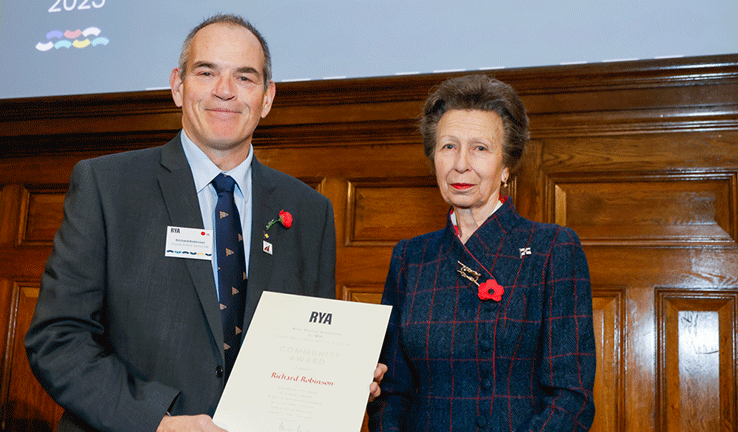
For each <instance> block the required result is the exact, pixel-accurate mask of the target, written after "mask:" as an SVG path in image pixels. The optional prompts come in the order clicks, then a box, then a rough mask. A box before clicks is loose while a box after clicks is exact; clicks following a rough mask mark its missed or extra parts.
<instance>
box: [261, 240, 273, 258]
mask: <svg viewBox="0 0 738 432" xmlns="http://www.w3.org/2000/svg"><path fill="white" fill-rule="evenodd" d="M261 250H262V251H263V252H266V253H268V254H269V255H272V244H271V243H269V242H268V241H266V240H262V247H261Z"/></svg>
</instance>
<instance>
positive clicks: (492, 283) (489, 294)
mask: <svg viewBox="0 0 738 432" xmlns="http://www.w3.org/2000/svg"><path fill="white" fill-rule="evenodd" d="M457 262H458V263H459V266H460V267H459V269H457V270H456V271H457V272H458V273H459V274H460V275H461V276H462V277H463V278H465V279H468V280H470V281H472V282H473V283H474V285H476V286H477V295H478V296H479V299H480V300H494V301H497V302H498V301H500V300H502V294H504V293H505V288H504V287H503V286H502V285H500V284H498V283H497V281H496V280H495V278H494V277H493V278H491V279H487V280H486V281H485V282H482V283H481V284H480V283H479V277H480V276H481V275H480V274H479V272H476V271H474V270H472V269H471V268H469V267H468V266H467V265H466V264H464V263H462V262H461V261H457Z"/></svg>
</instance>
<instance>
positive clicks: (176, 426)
mask: <svg viewBox="0 0 738 432" xmlns="http://www.w3.org/2000/svg"><path fill="white" fill-rule="evenodd" d="M177 431H187V432H190V431H192V432H227V431H226V430H225V429H221V428H219V427H218V426H216V425H215V423H213V419H212V418H210V416H209V415H205V414H200V415H196V416H165V417H164V418H163V419H161V423H159V427H158V428H156V432H177Z"/></svg>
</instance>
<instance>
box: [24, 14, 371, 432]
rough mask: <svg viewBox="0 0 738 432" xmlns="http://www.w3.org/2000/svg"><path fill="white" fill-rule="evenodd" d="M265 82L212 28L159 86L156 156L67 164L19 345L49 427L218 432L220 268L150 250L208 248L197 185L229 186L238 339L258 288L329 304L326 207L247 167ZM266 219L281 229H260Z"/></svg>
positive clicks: (249, 37) (265, 73)
mask: <svg viewBox="0 0 738 432" xmlns="http://www.w3.org/2000/svg"><path fill="white" fill-rule="evenodd" d="M270 70H271V61H270V57H269V51H268V48H267V45H266V43H265V41H264V39H263V38H262V37H261V35H260V34H259V33H258V32H257V31H256V30H255V29H254V28H253V27H252V26H251V25H250V24H249V23H247V22H245V21H244V20H243V19H241V18H240V17H236V16H232V15H225V16H220V15H219V16H215V17H213V18H211V19H209V20H207V21H205V22H203V23H202V24H201V25H200V26H198V27H196V28H195V29H194V30H193V31H192V32H191V33H190V35H189V36H188V38H187V39H186V41H185V43H184V46H183V49H182V56H181V58H180V65H179V67H178V68H176V69H174V70H173V71H172V74H171V77H170V84H171V88H172V95H173V98H174V101H175V103H176V104H177V106H180V107H181V108H182V114H183V116H182V126H183V130H182V132H181V133H180V134H179V135H178V136H177V137H176V138H174V139H173V140H172V141H170V142H169V143H168V144H166V145H165V146H163V147H160V148H152V149H146V150H141V151H135V152H127V153H122V154H117V155H110V156H104V157H101V158H97V159H93V160H88V161H82V162H80V163H79V164H77V166H76V167H75V168H74V171H73V173H72V178H71V181H70V187H69V192H68V194H67V197H66V200H65V204H64V212H65V217H64V221H63V222H62V225H61V227H60V229H59V232H58V233H57V235H56V238H55V240H54V250H53V252H52V254H51V256H50V257H49V261H48V262H47V265H46V269H45V272H44V275H43V277H42V284H41V291H40V294H39V298H38V303H37V306H36V312H35V314H34V318H33V321H32V323H31V327H30V329H29V331H28V333H27V335H26V349H27V353H28V358H29V361H30V364H31V368H32V370H33V371H34V374H35V375H36V377H37V378H38V380H39V382H40V383H41V384H42V386H43V387H44V388H45V389H46V390H47V391H48V392H49V394H50V395H51V396H52V397H53V398H54V399H55V400H56V401H57V402H58V403H59V404H60V405H61V406H63V407H64V408H65V410H66V411H65V413H64V416H63V417H62V420H61V421H60V423H59V426H58V429H57V430H59V431H75V430H105V431H126V432H131V431H154V430H159V431H174V430H202V431H220V430H222V429H220V428H218V427H216V426H215V425H214V424H213V422H212V420H211V417H210V416H211V415H212V414H213V413H214V411H215V408H216V406H217V403H218V400H219V398H220V395H221V393H222V390H223V387H224V385H225V381H226V378H227V372H228V371H227V370H225V369H224V367H227V364H226V363H227V362H226V361H225V360H224V358H225V357H224V356H226V355H227V354H228V352H229V351H228V350H229V348H231V347H230V346H228V344H227V343H226V342H227V337H228V336H225V337H226V342H224V330H223V327H222V322H223V320H222V318H221V309H223V308H225V306H224V305H223V304H224V301H223V298H222V297H223V296H224V294H222V293H223V291H221V292H220V293H219V291H218V288H219V285H223V282H222V280H219V277H221V274H220V273H221V272H219V269H218V266H220V264H221V263H220V261H221V260H223V261H225V258H222V257H221V256H219V255H216V253H212V255H213V262H211V261H209V260H202V259H192V258H182V257H181V256H183V255H176V256H167V255H172V254H171V253H167V252H166V250H168V249H169V246H168V244H169V243H167V242H168V241H175V240H177V239H179V240H182V237H179V236H181V235H183V234H181V233H180V232H186V231H187V229H192V228H196V229H197V231H196V232H200V231H202V233H203V235H205V234H204V233H206V232H209V230H215V231H216V233H215V234H216V235H215V236H214V237H217V235H218V229H219V227H218V222H217V221H216V217H215V210H216V209H217V208H218V206H220V198H219V194H218V193H217V192H216V190H215V186H214V183H211V181H215V180H214V179H215V178H216V177H220V176H219V174H221V173H224V174H225V177H226V178H229V179H232V180H231V181H235V186H233V183H231V187H232V188H233V189H234V190H233V198H232V200H231V202H232V203H234V204H235V206H236V207H237V212H235V213H237V214H238V216H239V218H240V222H241V223H240V227H239V228H236V229H238V230H240V231H242V233H239V235H242V238H243V242H244V243H243V244H245V245H247V246H245V247H241V248H242V249H244V251H243V252H244V254H245V255H243V256H244V258H243V260H244V261H245V263H243V264H245V269H244V270H243V271H244V272H245V274H244V276H245V277H246V279H247V281H246V282H244V284H245V285H244V291H245V292H246V299H245V312H244V313H243V322H242V323H239V324H238V325H242V327H240V328H239V327H236V330H237V331H238V333H241V332H242V331H243V333H245V330H246V329H247V328H248V324H249V322H250V321H251V318H252V316H253V313H254V310H255V308H256V304H257V302H258V300H259V297H260V295H261V293H262V292H263V291H265V290H269V291H278V292H287V293H295V294H303V295H311V296H321V297H326V298H334V297H335V276H334V274H335V228H334V222H333V209H332V207H331V204H330V202H329V201H328V200H327V199H326V198H325V197H323V196H321V195H320V194H318V193H317V192H315V191H314V190H313V189H312V188H310V187H308V186H307V185H305V184H304V183H302V182H300V181H298V180H296V179H294V178H292V177H289V176H287V175H285V174H282V173H279V172H277V171H275V170H272V169H270V168H267V167H265V166H263V165H261V164H260V163H259V162H258V161H257V160H256V158H254V155H253V148H252V146H251V140H252V135H253V132H254V129H255V128H256V126H257V124H258V122H259V120H260V119H261V118H263V117H265V116H266V115H267V114H268V113H269V110H270V109H271V106H272V102H273V100H274V96H275V85H274V83H273V82H272V80H271V71H270ZM282 211H285V212H288V213H290V215H291V216H292V221H291V222H292V223H287V221H285V223H284V224H280V223H276V224H272V225H271V226H270V227H269V229H268V230H267V225H268V224H269V222H270V221H273V220H275V219H278V218H279V217H280V214H281V212H282ZM220 214H221V215H222V214H223V212H222V210H220ZM283 221H284V220H283ZM172 228H174V229H172ZM239 238H241V237H239ZM182 241H184V242H185V243H186V240H182ZM219 242H220V240H217V241H216V242H215V243H216V248H217V246H218V244H217V243H219ZM206 252H207V251H206ZM211 252H212V251H211ZM228 252H231V253H233V252H232V251H230V250H229V251H228ZM185 255H186V254H185ZM216 263H217V265H216ZM223 273H225V272H223ZM239 290H240V289H239ZM239 290H235V289H234V293H235V292H236V291H239ZM241 304H244V303H241ZM239 318H240V317H239ZM231 352H233V351H231ZM383 370H384V369H381V368H378V369H377V374H378V376H381V373H382V372H383ZM372 386H373V387H372V394H373V395H374V396H376V395H377V394H378V387H377V386H376V384H373V385H372ZM253 391H258V389H253Z"/></svg>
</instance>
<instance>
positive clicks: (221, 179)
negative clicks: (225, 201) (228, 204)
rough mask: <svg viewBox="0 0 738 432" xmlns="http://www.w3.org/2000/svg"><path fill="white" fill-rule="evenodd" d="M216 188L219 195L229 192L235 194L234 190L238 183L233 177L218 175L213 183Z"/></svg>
mask: <svg viewBox="0 0 738 432" xmlns="http://www.w3.org/2000/svg"><path fill="white" fill-rule="evenodd" d="M212 183H213V186H215V191H216V192H218V193H221V192H228V193H233V189H234V188H235V187H236V181H235V180H233V177H230V176H227V175H225V174H223V173H220V174H218V175H217V176H216V177H215V178H214V179H213V181H212Z"/></svg>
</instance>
